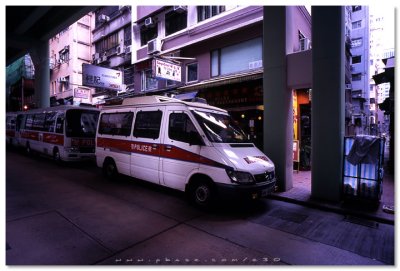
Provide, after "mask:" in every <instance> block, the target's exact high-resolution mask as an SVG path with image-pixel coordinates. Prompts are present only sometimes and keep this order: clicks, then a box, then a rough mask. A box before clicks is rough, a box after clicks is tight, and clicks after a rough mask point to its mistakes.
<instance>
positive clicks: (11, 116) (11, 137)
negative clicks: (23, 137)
mask: <svg viewBox="0 0 400 271" xmlns="http://www.w3.org/2000/svg"><path fill="white" fill-rule="evenodd" d="M17 115H18V113H17V112H7V113H6V143H7V144H9V145H10V146H17V145H18V136H17V134H16V132H15V122H16V119H17Z"/></svg>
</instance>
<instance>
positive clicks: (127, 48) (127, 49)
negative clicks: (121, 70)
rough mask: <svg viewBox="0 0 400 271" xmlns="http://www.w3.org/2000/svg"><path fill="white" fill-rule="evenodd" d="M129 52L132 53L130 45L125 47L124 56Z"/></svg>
mask: <svg viewBox="0 0 400 271" xmlns="http://www.w3.org/2000/svg"><path fill="white" fill-rule="evenodd" d="M131 52H132V46H131V45H129V46H125V54H129V53H131Z"/></svg>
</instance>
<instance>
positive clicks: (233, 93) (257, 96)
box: [198, 82, 263, 108]
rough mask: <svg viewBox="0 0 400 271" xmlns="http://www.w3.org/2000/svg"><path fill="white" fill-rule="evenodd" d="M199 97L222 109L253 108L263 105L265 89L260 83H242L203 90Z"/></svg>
mask: <svg viewBox="0 0 400 271" xmlns="http://www.w3.org/2000/svg"><path fill="white" fill-rule="evenodd" d="M198 97H201V98H204V99H206V100H207V102H208V103H209V104H210V105H213V106H217V107H221V108H232V107H236V106H251V105H258V104H262V103H263V87H262V85H261V84H259V83H250V82H246V83H241V84H233V85H226V86H223V87H219V88H212V89H207V90H203V91H201V92H200V93H199V95H198Z"/></svg>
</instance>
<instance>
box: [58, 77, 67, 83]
mask: <svg viewBox="0 0 400 271" xmlns="http://www.w3.org/2000/svg"><path fill="white" fill-rule="evenodd" d="M58 81H59V82H61V83H66V82H68V79H67V78H66V77H60V79H59V80H58Z"/></svg>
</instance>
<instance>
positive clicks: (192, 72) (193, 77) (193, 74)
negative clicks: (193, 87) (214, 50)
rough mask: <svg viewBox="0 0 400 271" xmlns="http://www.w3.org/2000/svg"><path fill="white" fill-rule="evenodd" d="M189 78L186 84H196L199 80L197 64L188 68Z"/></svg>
mask: <svg viewBox="0 0 400 271" xmlns="http://www.w3.org/2000/svg"><path fill="white" fill-rule="evenodd" d="M186 71H187V76H186V82H194V81H197V80H198V76H197V63H191V64H188V65H187V66H186Z"/></svg>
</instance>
